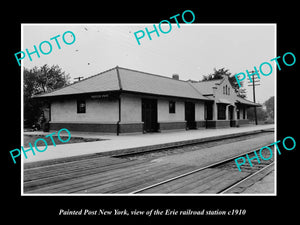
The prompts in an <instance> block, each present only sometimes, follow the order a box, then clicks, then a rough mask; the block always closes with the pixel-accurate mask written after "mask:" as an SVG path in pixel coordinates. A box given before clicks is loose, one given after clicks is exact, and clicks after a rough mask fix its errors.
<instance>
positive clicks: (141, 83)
mask: <svg viewBox="0 0 300 225" xmlns="http://www.w3.org/2000/svg"><path fill="white" fill-rule="evenodd" d="M223 80H224V79H220V80H210V81H201V82H191V81H182V80H176V79H173V78H169V77H165V76H161V75H156V74H151V73H145V72H141V71H137V70H131V69H126V68H121V67H115V68H112V69H109V70H106V71H104V72H102V73H99V74H96V75H94V76H91V77H88V78H86V79H83V80H81V81H79V82H76V83H73V84H70V85H68V86H66V87H63V88H60V89H57V90H54V91H52V92H48V93H44V94H40V95H36V96H34V97H35V98H40V97H48V98H51V97H56V96H69V95H77V94H87V93H98V92H99V93H100V92H109V91H126V92H134V93H144V94H152V95H160V96H169V97H180V98H189V99H197V100H207V101H213V100H217V101H219V102H220V101H221V102H223V103H226V100H222V99H220V100H218V99H215V97H214V96H213V95H212V94H213V88H214V87H217V86H218V85H219V84H221V83H222V82H223ZM235 102H236V103H241V104H246V105H251V106H261V105H260V104H257V103H254V102H251V101H249V100H246V99H243V98H241V97H238V96H237V97H236V100H235ZM230 104H233V103H230Z"/></svg>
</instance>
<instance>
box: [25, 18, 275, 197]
mask: <svg viewBox="0 0 300 225" xmlns="http://www.w3.org/2000/svg"><path fill="white" fill-rule="evenodd" d="M149 24H150V25H153V24H151V23H127V24H118V23H103V24H101V23H70V24H65V23H64V24H61V23H57V24H56V23H38V24H37V23H21V50H22V49H24V45H23V44H24V43H23V26H26V25H30V26H35V25H36V26H41V25H45V26H47V25H55V26H78V25H93V26H96V25H101V26H128V25H130V26H142V25H149ZM195 25H200V26H227V25H230V26H233V25H236V26H271V25H273V26H275V32H274V33H275V43H274V45H275V46H274V49H275V56H274V58H275V57H277V23H262V24H256V23H226V24H222V23H221V24H219V23H211V24H210V23H203V24H199V23H192V24H180V26H195ZM23 64H24V63H23V60H22V61H21V146H23V135H24V123H23V119H24V117H23V114H24V107H23V100H24V98H23V91H24V90H23V83H24V79H23V76H24V74H23V68H24V67H23ZM273 68H277V67H276V64H275V62H273ZM245 69H246V68H245ZM274 71H275V73H274V76H275V89H274V92H275V93H274V96H275V97H274V101H275V105H274V111H275V112H274V113H275V114H274V126H275V133H274V142H276V141H277V69H274ZM274 148H275V147H274ZM274 152H275V158H274V162H275V167H274V168H275V170H274V173H275V177H274V193H272V194H269V193H268V194H260V193H256V194H90V193H87V194H24V190H23V181H24V180H23V172H24V164H23V160H24V159H23V152H22V151H21V196H200V197H201V196H220V197H221V196H238V197H239V196H277V151H275V149H274Z"/></svg>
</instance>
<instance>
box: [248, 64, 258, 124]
mask: <svg viewBox="0 0 300 225" xmlns="http://www.w3.org/2000/svg"><path fill="white" fill-rule="evenodd" d="M251 74H252V84H251V82H250V80H249V79H248V84H250V85H248V86H253V102H254V103H256V100H255V86H259V85H260V84H259V82H260V80H259V79H256V78H255V77H254V71H253V70H252V71H251ZM254 117H255V125H257V111H256V107H254Z"/></svg>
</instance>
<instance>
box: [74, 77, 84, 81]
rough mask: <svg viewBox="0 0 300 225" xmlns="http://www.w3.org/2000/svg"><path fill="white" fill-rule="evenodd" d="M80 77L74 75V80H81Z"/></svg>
mask: <svg viewBox="0 0 300 225" xmlns="http://www.w3.org/2000/svg"><path fill="white" fill-rule="evenodd" d="M81 78H83V77H75V78H74V80H76V79H77V80H78V81H80V80H81Z"/></svg>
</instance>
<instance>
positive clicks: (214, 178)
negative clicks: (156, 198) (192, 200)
mask: <svg viewBox="0 0 300 225" xmlns="http://www.w3.org/2000/svg"><path fill="white" fill-rule="evenodd" d="M268 146H270V145H268ZM270 147H271V149H272V151H273V153H274V148H273V146H270ZM259 150H260V148H258V149H254V150H251V151H249V152H247V153H243V154H240V155H237V156H234V157H230V158H227V159H225V160H222V161H219V162H216V163H213V164H211V165H208V166H205V167H201V168H197V169H195V170H193V171H189V172H187V173H184V174H180V175H178V176H175V177H172V178H170V179H167V180H164V181H161V182H159V183H156V184H152V185H150V186H147V187H143V188H141V189H138V190H135V191H133V192H131V193H130V194H146V193H161V194H163V193H214V194H229V193H240V192H241V191H243V190H241V189H238V188H237V187H238V185H239V184H241V183H247V182H249V180H251V179H253V178H254V177H255V176H256V178H254V179H253V180H252V181H251V182H250V183H249V184H248V186H250V185H251V184H253V183H254V182H256V181H257V180H259V179H261V178H263V177H264V176H265V175H266V174H268V173H269V172H271V171H272V170H273V169H274V168H273V166H274V157H272V158H271V159H270V160H267V161H263V160H260V163H258V162H257V163H254V162H252V164H253V167H251V166H250V165H249V164H248V165H243V166H241V172H236V171H237V167H236V164H235V161H234V160H235V159H236V158H238V157H242V156H246V154H248V156H249V158H252V157H253V156H255V155H254V151H259ZM273 155H274V154H273ZM262 156H263V157H264V158H269V156H270V155H268V154H267V153H266V152H265V151H263V152H262ZM245 158H246V157H245ZM234 170H235V172H234V174H233V173H232V171H234ZM199 178H202V179H199Z"/></svg>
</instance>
